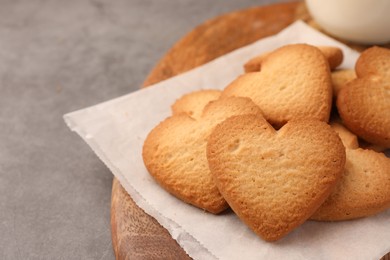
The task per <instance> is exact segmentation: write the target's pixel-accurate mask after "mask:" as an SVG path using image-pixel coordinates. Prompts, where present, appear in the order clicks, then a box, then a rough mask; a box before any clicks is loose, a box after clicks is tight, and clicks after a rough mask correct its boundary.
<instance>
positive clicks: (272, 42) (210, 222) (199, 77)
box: [64, 21, 390, 260]
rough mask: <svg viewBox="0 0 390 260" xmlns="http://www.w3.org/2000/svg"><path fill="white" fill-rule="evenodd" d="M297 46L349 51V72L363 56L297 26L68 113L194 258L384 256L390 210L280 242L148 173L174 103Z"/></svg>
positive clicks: (389, 242)
mask: <svg viewBox="0 0 390 260" xmlns="http://www.w3.org/2000/svg"><path fill="white" fill-rule="evenodd" d="M290 43H309V44H316V45H333V46H338V47H340V48H342V50H343V52H344V56H345V59H344V62H343V64H342V67H344V68H353V66H354V64H355V61H356V59H357V57H358V53H356V52H355V51H353V50H351V49H349V48H348V47H347V46H345V45H343V44H341V43H339V42H337V41H335V40H333V39H331V38H329V37H327V36H325V35H323V34H321V33H319V32H317V31H315V30H313V29H311V28H310V27H308V26H307V25H306V24H304V23H303V22H300V21H298V22H296V23H294V24H292V25H291V26H289V27H288V28H286V29H285V30H283V31H282V32H281V33H279V34H277V35H275V36H272V37H268V38H265V39H263V40H260V41H258V42H255V43H253V44H251V45H249V46H246V47H244V48H241V49H238V50H236V51H233V52H231V53H229V54H227V55H225V56H223V57H220V58H218V59H216V60H214V61H212V62H210V63H208V64H205V65H203V66H201V67H198V68H196V69H194V70H191V71H189V72H187V73H184V74H181V75H179V76H177V77H174V78H171V79H169V80H166V81H164V82H161V83H158V84H156V85H155V86H153V87H150V88H147V89H143V90H139V91H137V92H134V93H131V94H128V95H125V96H122V97H119V98H116V99H113V100H110V101H107V102H104V103H101V104H98V105H95V106H92V107H89V108H86V109H82V110H79V111H76V112H73V113H69V114H67V115H65V116H64V118H65V121H66V123H67V124H68V126H69V127H70V128H71V129H72V130H73V131H76V132H77V133H78V134H79V135H80V136H81V137H82V138H83V139H84V141H85V142H87V143H88V144H89V145H90V147H91V148H92V149H93V151H94V152H95V153H96V154H97V156H98V157H99V158H100V159H101V160H102V161H103V162H104V163H105V164H106V165H107V166H108V167H109V168H110V170H111V171H112V173H113V174H114V175H115V176H116V177H117V178H118V179H119V181H120V183H121V184H122V185H123V187H124V188H125V189H126V191H127V192H128V193H129V194H130V195H131V197H132V198H133V199H134V201H135V202H136V203H137V204H138V205H139V206H140V207H141V208H143V209H144V210H145V212H147V213H148V214H150V215H151V216H153V217H154V218H156V219H157V221H158V222H160V223H161V224H162V225H163V226H164V227H165V228H166V229H168V231H169V232H170V234H171V235H172V237H173V238H174V239H176V240H177V242H178V243H179V244H180V245H181V246H182V247H183V248H184V250H185V251H186V252H187V253H188V254H189V255H190V256H191V257H192V258H194V259H202V260H203V259H379V258H380V257H382V256H383V255H384V254H385V253H387V252H388V251H390V210H388V211H386V212H384V213H382V214H379V215H376V216H373V217H369V218H364V219H359V220H353V221H344V222H337V223H322V222H314V221H307V222H306V223H304V224H303V225H302V226H300V227H298V228H297V229H296V230H295V231H293V232H292V233H290V234H289V235H288V236H286V237H285V238H283V239H281V240H280V241H277V242H273V243H269V242H265V241H263V240H262V239H260V238H259V237H258V236H256V235H255V234H254V233H253V232H252V231H251V230H250V229H248V228H247V227H246V226H245V225H244V224H243V223H242V222H241V221H240V220H239V219H238V218H237V217H236V215H235V214H234V213H233V212H231V211H228V212H226V213H224V214H221V215H218V216H215V215H212V214H209V213H206V212H204V211H202V210H200V209H197V208H195V207H192V206H189V205H187V204H185V203H183V202H182V201H180V200H178V199H176V198H175V197H173V196H171V195H170V194H168V193H167V192H166V191H165V190H163V189H162V188H160V186H158V185H157V184H156V182H155V181H154V180H153V178H152V177H151V176H150V175H149V174H148V172H147V170H146V169H145V166H144V164H143V161H142V156H141V151H142V145H143V142H144V139H145V137H146V135H147V134H148V133H149V131H150V130H151V129H152V128H153V127H154V126H156V125H157V124H158V123H159V122H160V121H162V120H163V119H165V118H166V117H167V116H169V115H170V113H171V111H170V105H171V104H172V103H173V102H174V101H175V100H176V99H177V98H179V97H180V96H182V95H183V94H184V93H188V92H190V91H193V90H197V89H209V88H217V89H223V88H224V87H225V86H226V85H227V84H228V83H229V82H231V81H232V80H233V79H235V78H236V77H237V76H238V75H240V74H242V73H243V68H242V65H243V64H244V63H245V62H246V61H247V60H248V59H250V58H252V57H253V56H255V55H258V54H260V53H262V52H264V51H268V50H273V49H275V48H277V47H279V46H282V45H285V44H290Z"/></svg>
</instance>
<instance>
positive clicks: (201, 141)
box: [142, 97, 262, 213]
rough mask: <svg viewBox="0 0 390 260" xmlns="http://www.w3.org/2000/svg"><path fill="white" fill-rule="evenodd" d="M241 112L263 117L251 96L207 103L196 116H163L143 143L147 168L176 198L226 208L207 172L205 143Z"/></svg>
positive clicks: (212, 209) (215, 209)
mask: <svg viewBox="0 0 390 260" xmlns="http://www.w3.org/2000/svg"><path fill="white" fill-rule="evenodd" d="M240 114H255V115H256V117H262V115H261V111H260V109H259V108H258V107H257V106H256V105H255V104H254V103H253V102H252V101H251V100H250V99H248V98H236V97H231V98H226V99H223V100H217V101H213V102H210V103H209V104H208V105H206V107H205V108H204V110H203V114H202V115H201V116H200V118H198V119H194V118H192V117H190V116H189V115H187V114H185V113H179V114H178V115H173V116H171V117H169V118H167V119H165V120H164V121H163V122H161V123H160V124H159V125H158V126H156V127H155V128H154V129H153V130H152V131H151V132H150V133H149V135H148V136H147V138H146V140H145V142H144V146H143V153H142V156H143V160H144V164H145V166H146V168H147V170H148V171H149V173H150V174H151V175H152V176H153V177H154V179H155V180H156V181H157V182H158V183H159V184H160V185H161V186H162V187H163V188H165V189H166V190H167V191H168V192H170V193H171V194H173V195H175V196H176V197H177V198H179V199H181V200H183V201H185V202H187V203H189V204H192V205H194V206H196V207H199V208H201V209H204V210H206V211H209V212H211V213H219V212H221V211H223V210H225V209H226V208H227V207H228V204H227V203H226V201H225V199H224V198H223V197H222V195H221V194H220V193H219V191H218V189H217V187H216V186H215V184H214V182H213V180H212V177H211V174H210V171H209V167H208V163H207V157H206V144H207V140H208V137H209V135H210V133H211V131H212V130H213V128H214V127H215V126H216V125H217V124H218V123H220V122H221V121H223V120H225V119H226V118H228V117H230V116H233V115H240Z"/></svg>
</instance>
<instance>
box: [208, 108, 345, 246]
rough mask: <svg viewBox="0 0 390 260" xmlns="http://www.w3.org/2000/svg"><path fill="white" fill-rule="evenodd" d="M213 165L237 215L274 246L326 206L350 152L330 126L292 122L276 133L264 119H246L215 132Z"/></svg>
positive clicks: (211, 142)
mask: <svg viewBox="0 0 390 260" xmlns="http://www.w3.org/2000/svg"><path fill="white" fill-rule="evenodd" d="M207 159H208V162H209V167H210V170H211V173H212V175H213V177H214V180H215V183H216V185H217V186H218V189H219V190H220V192H221V193H222V195H223V196H224V198H225V199H226V201H227V202H228V203H229V205H230V207H231V208H232V209H233V210H234V212H235V213H236V214H237V215H238V216H239V218H240V219H241V220H242V221H243V222H245V223H246V224H247V225H248V226H249V227H250V228H251V229H252V230H253V231H254V232H255V233H256V234H258V235H259V236H261V237H262V238H264V239H265V240H268V241H274V240H278V239H280V238H281V237H283V236H285V235H286V234H288V233H289V232H290V231H292V230H293V229H294V228H296V227H297V226H299V225H300V224H302V223H303V222H304V221H305V220H306V219H308V218H309V217H310V216H311V215H312V214H313V213H314V212H315V210H316V209H317V208H318V207H319V206H320V205H321V204H322V203H323V202H324V200H325V199H326V198H327V196H328V195H329V194H330V192H331V191H332V189H333V187H334V186H335V184H336V182H337V180H338V179H339V177H340V176H341V173H342V171H343V168H344V163H345V149H344V146H343V144H342V143H341V141H340V138H339V137H338V135H337V134H336V133H335V132H334V131H333V130H332V129H331V128H330V126H329V125H328V124H326V123H324V122H321V121H315V120H292V121H289V122H288V123H287V124H286V125H284V126H283V127H282V128H281V129H280V130H279V131H275V130H274V129H273V128H272V126H270V125H269V124H268V123H267V121H265V120H264V119H262V118H261V117H255V116H252V115H243V116H234V117H231V118H229V119H227V120H225V121H224V122H223V123H221V124H219V125H218V126H217V127H216V128H215V129H214V131H213V132H212V134H211V135H210V138H209V141H208V144H207Z"/></svg>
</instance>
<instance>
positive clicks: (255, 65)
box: [244, 46, 344, 72]
mask: <svg viewBox="0 0 390 260" xmlns="http://www.w3.org/2000/svg"><path fill="white" fill-rule="evenodd" d="M316 47H317V48H318V49H319V50H320V51H321V52H322V54H324V56H325V58H326V59H327V60H328V63H329V67H330V69H331V70H333V69H335V68H337V67H338V66H339V65H340V64H341V63H342V62H343V58H344V56H343V52H342V51H341V49H340V48H337V47H333V46H316ZM270 53H272V51H271V52H265V53H263V54H261V55H259V56H256V57H254V58H252V59H250V60H249V61H247V62H246V63H245V64H244V70H245V72H256V71H260V69H261V63H262V62H263V60H264V59H265V58H266V57H267V56H268V55H269V54H270Z"/></svg>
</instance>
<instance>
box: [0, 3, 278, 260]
mask: <svg viewBox="0 0 390 260" xmlns="http://www.w3.org/2000/svg"><path fill="white" fill-rule="evenodd" d="M272 2H277V1H275V0H274V1H272V0H269V1H264V0H214V1H210V0H128V1H123V0H118V1H109V0H106V1H100V0H99V1H98V0H90V1H60V0H53V1H45V0H42V1H38V0H30V1H28V0H26V1H22V0H18V1H14V0H0V90H1V91H0V144H1V149H0V259H113V258H114V254H113V250H112V244H111V233H110V197H111V184H112V175H111V173H110V172H109V170H108V169H107V168H106V167H105V166H104V165H103V163H102V162H100V161H99V160H98V158H97V157H96V156H95V155H94V154H93V152H92V151H91V150H90V149H89V148H88V146H87V145H86V144H85V143H84V142H83V141H82V140H81V139H80V138H79V137H78V136H77V135H76V134H74V133H72V132H71V131H70V130H69V129H68V128H67V127H66V125H65V123H64V121H63V119H62V115H63V114H65V113H67V112H71V111H73V110H77V109H80V108H83V107H86V106H90V105H93V104H97V103H99V102H102V101H105V100H108V99H111V98H114V97H118V96H120V95H123V94H126V93H128V92H131V91H134V90H136V89H138V88H139V86H140V85H141V83H142V82H143V80H144V78H145V77H146V75H147V74H148V72H149V71H150V70H151V69H152V67H153V65H154V64H155V63H156V62H157V61H158V60H159V58H160V57H161V56H162V55H163V54H164V53H165V52H166V51H167V50H168V49H169V48H170V47H171V46H172V44H173V43H175V42H176V41H177V40H178V39H180V38H181V37H182V36H183V35H185V34H186V33H187V32H189V31H190V30H191V29H192V28H193V27H194V26H196V25H197V24H200V23H201V22H203V21H205V20H206V19H209V18H212V17H214V16H216V15H219V14H223V13H226V12H229V11H232V10H236V9H241V8H245V7H249V6H255V5H262V4H267V3H272Z"/></svg>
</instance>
